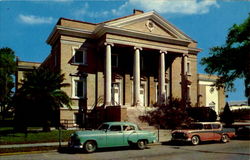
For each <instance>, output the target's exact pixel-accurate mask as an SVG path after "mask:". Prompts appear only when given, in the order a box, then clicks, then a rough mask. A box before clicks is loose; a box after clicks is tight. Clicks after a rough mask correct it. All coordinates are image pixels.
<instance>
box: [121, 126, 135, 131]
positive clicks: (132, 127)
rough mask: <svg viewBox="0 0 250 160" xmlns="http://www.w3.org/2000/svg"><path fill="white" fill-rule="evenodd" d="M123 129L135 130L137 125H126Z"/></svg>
mask: <svg viewBox="0 0 250 160" xmlns="http://www.w3.org/2000/svg"><path fill="white" fill-rule="evenodd" d="M123 130H124V131H133V130H135V127H134V126H132V125H124V126H123Z"/></svg>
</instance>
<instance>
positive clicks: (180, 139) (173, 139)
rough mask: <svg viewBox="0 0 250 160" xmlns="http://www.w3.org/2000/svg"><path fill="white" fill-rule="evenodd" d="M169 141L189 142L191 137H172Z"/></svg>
mask: <svg viewBox="0 0 250 160" xmlns="http://www.w3.org/2000/svg"><path fill="white" fill-rule="evenodd" d="M171 141H182V142H190V141H191V138H172V139H171Z"/></svg>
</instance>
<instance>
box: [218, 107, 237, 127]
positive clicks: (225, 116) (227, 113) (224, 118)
mask: <svg viewBox="0 0 250 160" xmlns="http://www.w3.org/2000/svg"><path fill="white" fill-rule="evenodd" d="M220 121H221V122H224V123H225V124H226V126H230V125H231V124H232V123H234V115H233V112H232V111H231V110H230V108H229V104H228V103H226V106H225V107H224V110H223V112H222V113H221V115H220Z"/></svg>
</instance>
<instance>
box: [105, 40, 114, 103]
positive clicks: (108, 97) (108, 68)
mask: <svg viewBox="0 0 250 160" xmlns="http://www.w3.org/2000/svg"><path fill="white" fill-rule="evenodd" d="M104 45H105V46H106V54H105V76H104V78H105V88H104V91H105V93H104V96H105V106H108V105H111V83H112V72H111V46H114V44H112V43H107V42H105V43H104Z"/></svg>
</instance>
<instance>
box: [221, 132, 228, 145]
mask: <svg viewBox="0 0 250 160" xmlns="http://www.w3.org/2000/svg"><path fill="white" fill-rule="evenodd" d="M228 141H229V137H228V135H226V134H223V135H222V136H221V142H222V143H227V142H228Z"/></svg>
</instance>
